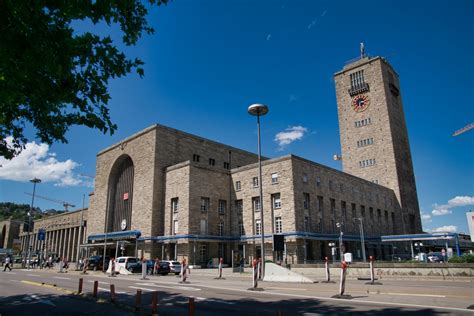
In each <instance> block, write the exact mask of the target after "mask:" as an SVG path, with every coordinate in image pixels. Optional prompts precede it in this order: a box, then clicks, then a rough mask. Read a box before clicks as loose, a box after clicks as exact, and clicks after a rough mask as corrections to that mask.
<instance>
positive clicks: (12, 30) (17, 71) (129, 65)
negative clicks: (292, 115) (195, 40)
mask: <svg viewBox="0 0 474 316" xmlns="http://www.w3.org/2000/svg"><path fill="white" fill-rule="evenodd" d="M149 2H150V3H151V4H152V5H155V4H156V5H161V4H166V3H167V2H168V0H150V1H149ZM147 14H148V11H147V8H146V6H145V5H144V4H143V3H142V2H141V1H140V0H128V1H127V0H96V1H92V0H84V1H46V0H38V1H21V0H20V1H18V0H3V1H0V156H3V157H5V158H7V159H11V158H13V157H14V156H15V155H18V154H19V152H21V150H22V149H23V148H24V146H25V144H26V143H27V142H28V138H27V137H26V135H25V133H24V129H25V126H28V124H31V125H32V126H33V127H34V128H35V131H36V136H37V137H38V138H39V139H40V140H41V141H42V142H45V143H48V144H52V143H53V142H55V141H60V142H63V143H67V139H66V136H65V134H66V132H67V131H68V129H69V127H70V126H72V125H83V126H87V127H90V128H96V129H98V130H100V131H101V132H103V133H104V134H105V133H107V132H109V133H110V134H113V133H114V131H115V130H116V129H117V126H116V125H115V124H114V123H113V122H112V121H111V118H110V114H109V108H108V107H107V105H108V102H109V100H110V94H109V92H108V88H107V86H108V82H109V80H110V79H111V78H118V77H122V76H125V75H127V74H129V73H130V72H132V71H136V72H137V73H138V75H140V77H142V76H143V75H144V71H143V68H141V66H142V65H143V62H142V61H141V60H140V59H138V58H135V59H128V58H127V56H126V55H125V54H124V53H123V52H121V51H120V50H119V49H118V48H117V46H116V45H114V43H113V41H112V39H111V38H110V37H109V36H105V37H100V36H99V35H96V34H93V33H91V32H85V33H80V34H78V33H77V32H76V31H75V29H74V28H73V26H72V24H73V22H75V21H76V22H77V21H90V22H91V23H93V24H94V25H97V24H101V23H102V24H104V23H105V24H107V25H108V26H111V25H113V24H118V25H119V26H120V29H121V32H122V40H123V43H124V44H125V45H127V46H130V45H135V44H136V43H137V41H138V40H139V39H140V38H141V37H142V35H143V33H146V34H152V33H153V32H154V30H153V28H152V27H151V26H150V25H149V24H148V22H147V20H146V16H147ZM8 136H12V137H13V142H12V144H10V145H8V144H7V141H6V138H7V137H8Z"/></svg>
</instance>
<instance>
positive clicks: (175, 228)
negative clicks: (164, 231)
mask: <svg viewBox="0 0 474 316" xmlns="http://www.w3.org/2000/svg"><path fill="white" fill-rule="evenodd" d="M176 234H178V220H174V221H173V235H176Z"/></svg>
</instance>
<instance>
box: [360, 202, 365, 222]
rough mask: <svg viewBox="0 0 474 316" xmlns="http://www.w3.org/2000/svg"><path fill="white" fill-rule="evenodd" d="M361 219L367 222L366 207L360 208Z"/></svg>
mask: <svg viewBox="0 0 474 316" xmlns="http://www.w3.org/2000/svg"><path fill="white" fill-rule="evenodd" d="M360 217H362V218H363V219H364V220H365V206H364V205H361V206H360Z"/></svg>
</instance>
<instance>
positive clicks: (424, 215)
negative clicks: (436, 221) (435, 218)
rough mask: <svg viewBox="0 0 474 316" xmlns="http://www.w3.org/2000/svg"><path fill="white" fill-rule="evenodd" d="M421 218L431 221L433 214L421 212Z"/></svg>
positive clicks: (424, 220)
mask: <svg viewBox="0 0 474 316" xmlns="http://www.w3.org/2000/svg"><path fill="white" fill-rule="evenodd" d="M421 220H422V221H423V222H425V223H431V215H430V214H426V213H424V212H421Z"/></svg>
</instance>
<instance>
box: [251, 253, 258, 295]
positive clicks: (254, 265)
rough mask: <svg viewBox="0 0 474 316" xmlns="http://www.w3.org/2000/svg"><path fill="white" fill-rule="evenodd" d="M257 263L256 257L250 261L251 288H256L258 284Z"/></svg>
mask: <svg viewBox="0 0 474 316" xmlns="http://www.w3.org/2000/svg"><path fill="white" fill-rule="evenodd" d="M257 267H258V264H257V259H253V262H252V275H253V288H254V289H256V288H257V286H258V269H257Z"/></svg>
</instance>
